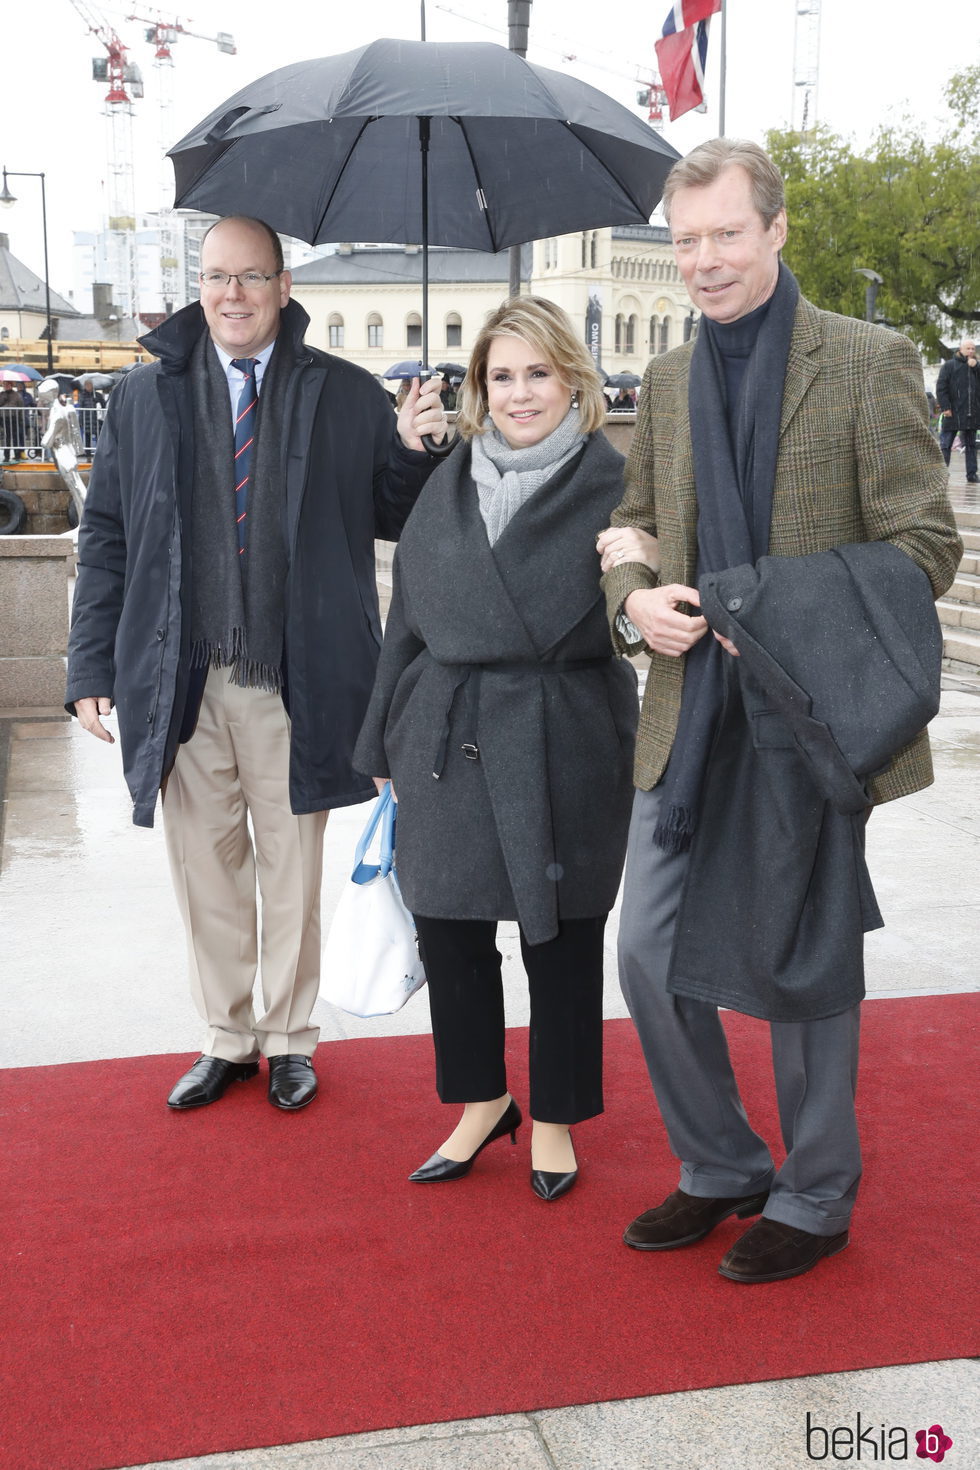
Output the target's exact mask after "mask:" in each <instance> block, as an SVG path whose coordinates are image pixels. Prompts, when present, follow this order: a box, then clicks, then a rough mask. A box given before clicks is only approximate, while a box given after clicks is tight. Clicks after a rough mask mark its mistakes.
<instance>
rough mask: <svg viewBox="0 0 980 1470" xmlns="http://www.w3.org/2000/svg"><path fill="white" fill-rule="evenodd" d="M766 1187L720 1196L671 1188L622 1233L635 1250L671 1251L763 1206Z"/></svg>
mask: <svg viewBox="0 0 980 1470" xmlns="http://www.w3.org/2000/svg"><path fill="white" fill-rule="evenodd" d="M768 1198H769V1191H768V1189H766V1190H763V1191H762V1193H761V1194H743V1195H738V1196H734V1197H732V1196H728V1197H722V1198H714V1197H706V1198H702V1197H701V1196H700V1195H695V1194H685V1193H684V1191H683V1189H675V1190H674V1192H673V1194H668V1196H667V1198H666V1199H665V1200H664V1202H663V1204H662V1205H658V1206H657V1208H656V1209H655V1210H646V1211H644V1213H643V1214H642V1215H637V1217H636V1219H635V1220H634V1221H633V1223H632V1225H630V1226H628V1227H627V1230H626V1234H625V1235H624V1236H623V1239H624V1241H625V1242H626V1244H627V1245H629V1246H632V1247H633V1249H634V1250H635V1251H673V1250H677V1248H678V1247H679V1246H682V1245H694V1243H695V1241H698V1240H703V1239H704V1237H705V1236H706V1235H710V1234H711V1232H712V1230H714V1228H715V1226H716V1225H720V1224H721V1222H722V1220H727V1219H728V1216H729V1215H737V1216H738V1218H739V1219H740V1220H745V1219H747V1218H748V1217H749V1215H758V1214H760V1213H761V1212H762V1210H764V1209H765V1206H766V1200H767V1199H768Z"/></svg>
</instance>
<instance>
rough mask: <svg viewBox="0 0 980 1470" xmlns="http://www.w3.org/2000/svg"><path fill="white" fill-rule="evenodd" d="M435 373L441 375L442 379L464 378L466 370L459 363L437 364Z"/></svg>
mask: <svg viewBox="0 0 980 1470" xmlns="http://www.w3.org/2000/svg"><path fill="white" fill-rule="evenodd" d="M436 372H437V373H442V376H443V377H444V378H465V377H466V369H465V368H464V367H463V365H462V363H459V362H437V363H436Z"/></svg>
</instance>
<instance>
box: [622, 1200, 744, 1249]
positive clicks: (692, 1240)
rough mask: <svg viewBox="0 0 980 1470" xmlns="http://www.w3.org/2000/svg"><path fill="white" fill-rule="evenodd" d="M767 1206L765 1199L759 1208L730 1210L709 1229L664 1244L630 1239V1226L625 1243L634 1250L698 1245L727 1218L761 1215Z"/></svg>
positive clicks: (625, 1236) (680, 1247)
mask: <svg viewBox="0 0 980 1470" xmlns="http://www.w3.org/2000/svg"><path fill="white" fill-rule="evenodd" d="M765 1207H766V1201H765V1200H763V1202H762V1204H761V1205H759V1207H758V1209H756V1208H755V1207H754V1206H753V1208H752V1209H745V1208H744V1207H743V1208H742V1209H740V1210H729V1211H728V1214H727V1215H722V1217H721V1219H720V1220H714V1221H712V1223H711V1224H710V1225H709V1226H708V1228H707V1230H699V1231H697V1232H696V1233H695V1234H694V1235H685V1236H683V1237H682V1238H681V1239H680V1240H668V1241H665V1242H664V1243H663V1245H659V1244H656V1243H653V1244H650V1245H645V1244H644V1245H641V1244H639V1242H637V1241H635V1240H630V1239H629V1238H628V1237H629V1228H627V1231H626V1234H625V1235H624V1236H623V1244H624V1245H628V1246H629V1248H630V1250H632V1251H678V1250H681V1249H682V1248H683V1247H684V1246H685V1245H697V1243H698V1241H699V1240H704V1239H705V1237H706V1236H709V1235H710V1234H711V1232H712V1230H717V1228H718V1226H719V1225H723V1224H724V1222H725V1221H726V1220H730V1219H731V1218H732V1216H733V1215H737V1216H738V1218H739V1219H740V1220H749V1219H751V1218H752V1216H753V1215H761V1214H762V1212H763V1210H764V1209H765Z"/></svg>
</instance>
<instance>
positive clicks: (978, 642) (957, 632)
mask: <svg viewBox="0 0 980 1470" xmlns="http://www.w3.org/2000/svg"><path fill="white" fill-rule="evenodd" d="M957 664H963V665H965V666H966V667H967V668H971V669H974V670H976V669H980V632H973V631H971V630H970V629H969V628H948V627H944V628H943V665H944V667H951V666H953V665H957Z"/></svg>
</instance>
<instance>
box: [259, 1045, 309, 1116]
mask: <svg viewBox="0 0 980 1470" xmlns="http://www.w3.org/2000/svg"><path fill="white" fill-rule="evenodd" d="M315 1097H316V1073H315V1072H314V1070H313V1063H312V1062H311V1061H310V1059H309V1057H298V1056H285V1057H270V1058H269V1101H270V1102H271V1103H273V1104H274V1105H275V1106H276V1107H277V1108H285V1110H286V1111H287V1112H290V1113H291V1112H295V1111H296V1109H297V1108H305V1107H306V1104H307V1103H311V1102H312V1101H313V1099H314V1098H315Z"/></svg>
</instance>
